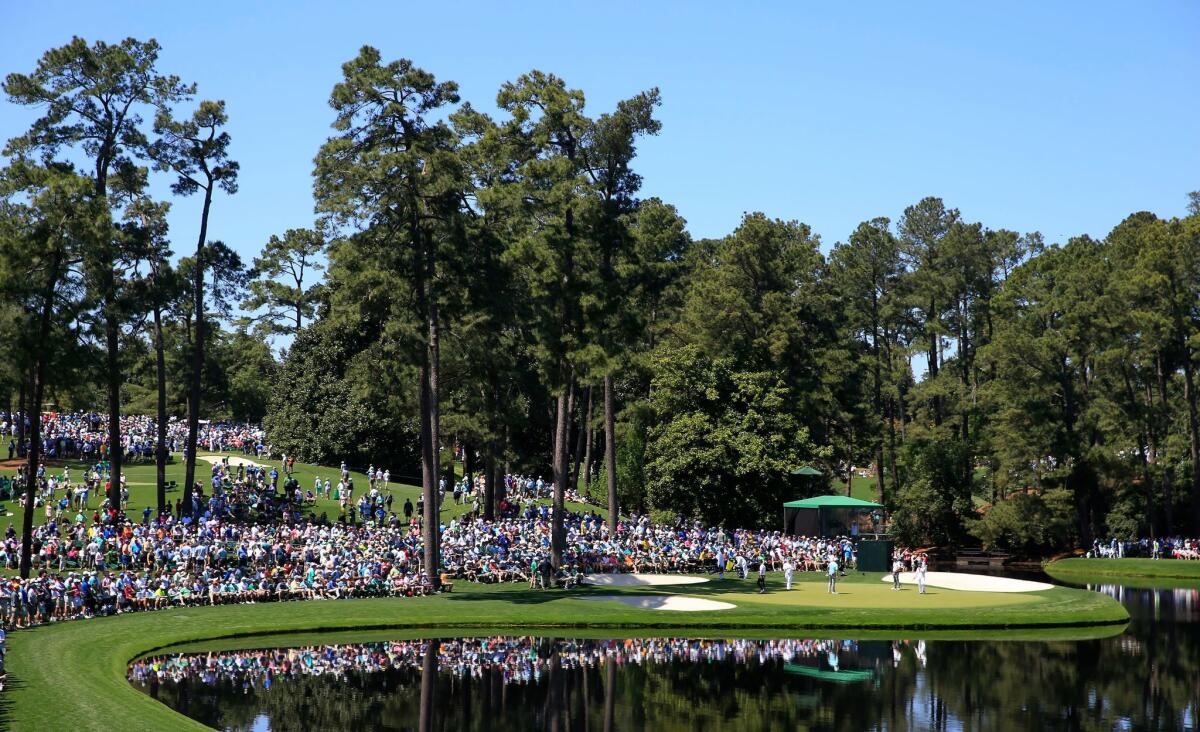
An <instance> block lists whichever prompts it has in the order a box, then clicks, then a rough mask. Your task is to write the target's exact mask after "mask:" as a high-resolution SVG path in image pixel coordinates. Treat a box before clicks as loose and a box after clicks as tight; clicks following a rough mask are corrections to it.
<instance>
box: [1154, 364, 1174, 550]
mask: <svg viewBox="0 0 1200 732" xmlns="http://www.w3.org/2000/svg"><path fill="white" fill-rule="evenodd" d="M1164 358H1165V356H1164V355H1163V354H1162V353H1161V352H1160V353H1159V354H1158V357H1157V358H1156V359H1155V371H1156V374H1155V377H1156V380H1157V381H1158V401H1159V407H1160V409H1161V414H1160V415H1158V419H1159V420H1160V423H1161V424H1162V425H1163V429H1162V430H1161V433H1162V434H1163V435H1164V440H1165V439H1166V435H1167V434H1168V433H1169V425H1170V402H1168V401H1167V371H1166V366H1165V364H1164V363H1163V359H1164ZM1163 519H1164V521H1166V527H1165V529H1164V531H1163V533H1164V534H1165V535H1167V536H1170V535H1171V534H1172V533H1173V532H1174V531H1175V467H1174V466H1173V465H1171V461H1170V460H1167V461H1166V462H1165V463H1164V464H1163Z"/></svg>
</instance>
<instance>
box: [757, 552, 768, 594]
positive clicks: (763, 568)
mask: <svg viewBox="0 0 1200 732" xmlns="http://www.w3.org/2000/svg"><path fill="white" fill-rule="evenodd" d="M758 594H760V595H765V594H767V560H766V559H764V558H763V557H759V558H758Z"/></svg>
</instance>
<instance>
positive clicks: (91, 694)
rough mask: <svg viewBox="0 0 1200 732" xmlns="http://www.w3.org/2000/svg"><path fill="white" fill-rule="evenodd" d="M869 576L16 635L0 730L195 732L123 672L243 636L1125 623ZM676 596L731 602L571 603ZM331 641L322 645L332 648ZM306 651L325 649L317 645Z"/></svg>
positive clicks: (116, 622) (281, 611)
mask: <svg viewBox="0 0 1200 732" xmlns="http://www.w3.org/2000/svg"><path fill="white" fill-rule="evenodd" d="M880 576H881V575H880V574H878V573H875V574H864V575H855V576H850V577H846V578H845V579H844V580H842V581H841V582H839V594H838V595H829V594H828V593H826V592H825V591H824V581H823V578H822V577H820V576H817V575H816V574H815V573H814V574H811V575H802V576H801V581H799V582H798V583H797V585H796V586H797V587H798V588H799V589H793V590H792V591H790V592H788V591H785V590H783V589H782V585H781V583H779V581H778V575H773V576H772V578H771V580H770V581H769V583H768V587H769V588H770V592H769V593H768V594H766V595H758V594H757V593H756V591H755V590H754V589H753V588H754V583H753V581H752V580H745V581H741V580H720V581H710V582H707V583H703V584H699V585H687V586H681V587H679V588H666V587H646V588H640V587H639V588H616V587H604V588H588V587H585V588H580V589H578V590H573V591H570V592H564V591H558V590H548V591H538V590H528V589H525V588H524V586H522V585H516V584H507V585H500V586H497V585H474V584H468V583H458V584H457V585H456V586H455V590H454V592H452V593H449V594H442V595H436V596H433V597H426V598H395V599H393V598H389V599H362V600H330V601H306V602H287V603H268V604H262V605H225V606H219V607H203V608H176V609H172V610H162V611H158V612H147V613H135V614H130V615H122V616H118V617H111V618H98V619H95V620H89V621H75V622H66V623H58V624H55V625H50V626H44V627H41V628H36V629H33V630H26V631H17V632H14V633H12V634H11V635H10V637H9V653H8V658H7V665H8V671H9V687H8V689H6V690H5V692H4V693H3V694H2V695H0V727H4V728H9V729H17V730H46V729H72V730H108V729H112V728H113V727H114V725H119V726H121V727H122V728H126V729H156V730H157V729H202V728H203V727H202V726H200V725H199V724H197V723H195V722H192V721H191V720H189V719H186V718H185V717H183V716H181V715H179V714H177V713H176V712H174V711H172V710H170V709H168V708H167V707H165V706H163V705H161V704H159V703H158V702H156V701H154V700H153V699H151V698H150V697H148V696H147V695H145V694H141V693H139V692H138V691H136V690H135V689H133V688H132V687H131V686H130V685H129V684H128V683H127V682H126V680H125V672H126V667H127V665H128V663H129V662H130V661H132V660H134V659H136V658H138V657H141V656H143V655H146V654H148V653H151V652H154V651H159V650H161V649H164V648H168V647H175V646H180V645H184V644H186V645H191V646H198V645H201V644H205V643H206V642H207V643H209V644H215V643H220V642H225V643H239V642H247V639H248V638H249V637H251V636H254V637H256V640H255V641H254V643H257V644H259V645H261V644H262V643H263V642H264V641H263V640H262V638H261V636H264V635H275V634H296V633H307V634H310V635H313V636H314V637H315V636H316V634H321V635H320V636H319V637H321V638H326V636H325V634H332V633H334V632H337V631H357V632H358V633H360V634H361V633H363V632H364V631H367V632H380V633H391V634H392V635H391V637H395V635H396V634H398V633H411V634H413V635H421V634H424V635H432V636H438V635H440V636H443V637H445V636H457V635H462V634H468V635H469V634H471V633H470V632H469V631H470V630H471V629H475V630H476V633H478V631H479V629H481V628H486V629H489V630H488V632H490V633H535V634H548V633H550V632H557V633H558V634H560V635H572V636H574V635H580V634H584V633H586V634H596V635H603V636H608V637H612V636H621V635H625V636H628V635H631V634H634V635H664V634H674V635H680V634H684V635H689V636H690V635H697V634H708V635H710V636H711V635H721V636H724V637H742V636H747V635H762V634H769V635H774V636H776V637H778V636H781V635H793V636H794V635H795V634H796V632H797V631H803V635H812V634H814V633H815V634H820V635H827V636H828V635H832V634H836V635H840V636H843V637H844V636H850V637H862V636H865V635H875V636H879V635H888V634H891V635H892V636H893V637H913V632H914V631H920V633H921V636H922V637H935V636H936V635H937V634H938V633H945V634H949V635H951V636H957V637H965V638H970V637H975V636H978V635H980V631H981V630H982V631H983V633H982V634H987V635H990V636H991V637H996V636H997V635H1000V636H1003V635H1005V634H1006V633H1011V634H1013V637H1014V639H1015V638H1017V637H1021V638H1027V637H1030V636H1031V635H1033V636H1037V635H1038V634H1039V633H1043V632H1045V633H1049V634H1050V636H1051V637H1054V636H1056V635H1058V634H1067V635H1068V636H1074V637H1078V636H1079V635H1080V634H1082V635H1092V636H1102V635H1108V634H1111V633H1114V632H1119V630H1120V629H1121V628H1122V627H1123V626H1124V623H1125V622H1127V620H1128V618H1129V616H1128V614H1127V613H1126V612H1125V609H1124V608H1123V607H1122V606H1121V605H1120V604H1119V603H1117V602H1116V601H1114V600H1112V599H1111V598H1109V597H1107V596H1105V595H1102V594H1099V593H1093V592H1087V591H1084V590H1074V589H1069V588H1063V587H1055V588H1053V589H1050V590H1046V591H1043V592H1035V593H1026V594H1020V595H1013V594H996V593H981V592H955V591H952V590H936V591H935V592H933V593H930V594H926V595H918V593H917V592H916V591H915V590H911V589H908V588H906V589H905V590H902V591H900V592H893V591H890V590H888V588H887V587H886V586H884V585H883V584H882V583H881V582H880V581H879V578H880ZM614 593H620V594H629V595H637V594H646V595H650V594H678V595H686V596H689V597H700V598H706V599H711V600H717V601H721V602H730V603H733V604H735V605H736V606H737V607H735V608H733V609H730V610H721V611H710V612H688V613H679V612H670V611H663V610H643V609H638V608H632V607H629V606H626V605H624V604H622V603H618V602H597V601H588V600H586V599H583V598H585V597H587V596H592V597H595V596H599V595H606V594H614ZM332 637H334V636H329V638H332ZM318 642H333V641H332V640H321V641H318Z"/></svg>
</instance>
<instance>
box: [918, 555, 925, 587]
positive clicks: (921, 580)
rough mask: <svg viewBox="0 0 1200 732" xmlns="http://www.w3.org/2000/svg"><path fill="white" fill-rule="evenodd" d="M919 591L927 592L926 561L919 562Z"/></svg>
mask: <svg viewBox="0 0 1200 732" xmlns="http://www.w3.org/2000/svg"><path fill="white" fill-rule="evenodd" d="M917 592H918V593H920V594H922V595H924V594H925V562H924V561H921V562H918V563H917Z"/></svg>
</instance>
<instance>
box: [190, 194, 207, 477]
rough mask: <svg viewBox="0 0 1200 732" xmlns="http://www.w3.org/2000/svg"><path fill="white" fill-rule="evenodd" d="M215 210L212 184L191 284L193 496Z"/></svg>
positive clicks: (205, 199)
mask: <svg viewBox="0 0 1200 732" xmlns="http://www.w3.org/2000/svg"><path fill="white" fill-rule="evenodd" d="M211 207H212V185H211V184H210V185H209V186H208V188H206V189H205V190H204V205H203V207H202V208H201V210H200V235H199V236H198V237H197V238H196V265H195V269H196V272H195V282H193V283H192V309H193V311H194V312H195V318H196V337H195V342H194V343H193V344H192V373H191V379H190V381H189V383H188V405H187V406H188V415H187V418H188V436H187V457H186V460H185V467H184V486H186V490H187V493H188V494H189V495H190V494H191V492H192V487H193V486H194V484H195V480H196V448H197V445H196V443H197V441H198V439H199V435H200V382H201V378H202V375H203V373H204V273H205V270H206V269H207V268H208V267H207V265H206V263H205V261H204V241H205V239H206V238H207V237H208V212H209V210H210V209H211Z"/></svg>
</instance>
